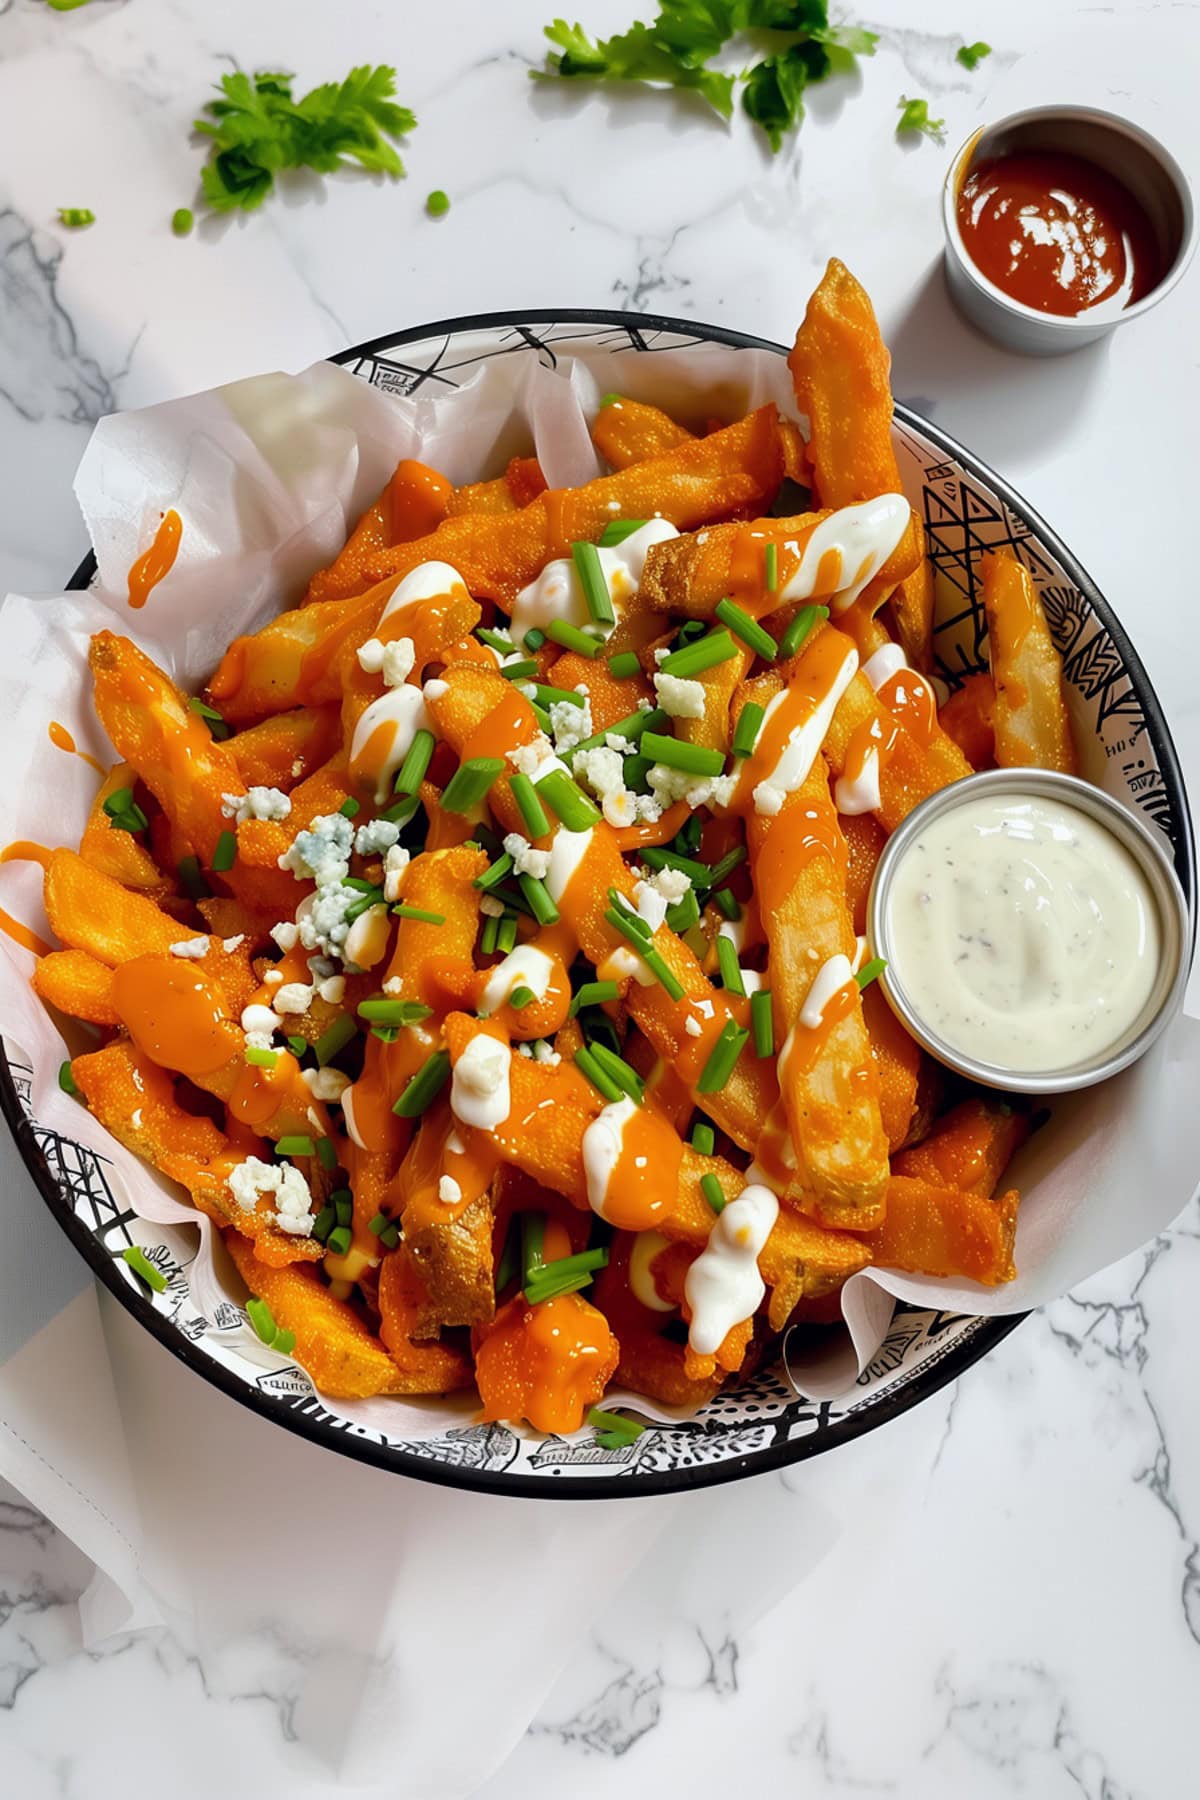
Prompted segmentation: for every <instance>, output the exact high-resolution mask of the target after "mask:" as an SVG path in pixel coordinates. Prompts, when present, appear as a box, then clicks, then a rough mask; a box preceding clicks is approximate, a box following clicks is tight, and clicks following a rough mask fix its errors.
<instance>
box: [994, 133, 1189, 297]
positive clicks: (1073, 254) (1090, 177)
mask: <svg viewBox="0 0 1200 1800" xmlns="http://www.w3.org/2000/svg"><path fill="white" fill-rule="evenodd" d="M958 228H959V231H960V232H961V234H962V240H963V245H964V247H965V249H966V251H967V254H968V255H969V256H970V258H971V260H972V262H973V263H974V264H975V266H976V268H977V269H979V271H980V272H981V274H983V275H986V276H987V278H988V280H989V281H991V282H994V283H995V285H996V286H997V287H998V288H1000V289H1002V290H1003V292H1004V293H1006V294H1008V295H1009V297H1010V298H1011V299H1013V300H1019V301H1020V302H1021V304H1022V305H1023V306H1031V307H1034V308H1035V309H1036V310H1037V311H1038V312H1045V313H1057V314H1059V315H1061V316H1063V317H1073V316H1075V315H1077V314H1079V313H1082V312H1086V311H1087V310H1088V309H1089V308H1090V307H1093V306H1098V305H1100V304H1101V303H1102V302H1109V303H1110V304H1111V305H1112V306H1113V307H1115V308H1116V309H1117V310H1120V309H1122V308H1124V307H1126V306H1130V305H1132V304H1133V302H1134V301H1135V300H1140V299H1141V298H1142V296H1143V295H1144V294H1148V293H1149V292H1150V290H1151V288H1153V287H1155V286H1156V285H1157V283H1158V281H1159V280H1160V279H1161V276H1162V268H1161V263H1160V257H1159V254H1158V250H1157V247H1156V244H1155V240H1154V234H1153V232H1152V230H1151V227H1150V221H1149V219H1148V218H1147V216H1146V214H1145V213H1144V212H1143V211H1142V209H1141V207H1140V206H1139V205H1138V203H1137V201H1136V200H1135V199H1134V197H1133V195H1132V194H1131V193H1130V192H1129V189H1128V188H1127V187H1125V186H1124V185H1123V183H1122V182H1120V181H1118V180H1117V179H1116V177H1115V176H1113V175H1109V174H1108V173H1107V171H1105V170H1104V169H1101V168H1099V167H1097V165H1096V164H1095V163H1092V162H1088V161H1087V160H1086V159H1085V158H1084V157H1081V156H1069V155H1066V154H1064V153H1061V152H1058V151H1022V152H1018V153H1014V154H1013V155H1012V156H999V157H994V158H992V159H990V160H989V161H986V162H981V163H980V164H979V165H978V167H977V168H974V169H972V170H971V172H970V174H969V175H968V176H967V178H966V180H965V181H964V182H963V184H962V187H961V189H960V191H959V196H958Z"/></svg>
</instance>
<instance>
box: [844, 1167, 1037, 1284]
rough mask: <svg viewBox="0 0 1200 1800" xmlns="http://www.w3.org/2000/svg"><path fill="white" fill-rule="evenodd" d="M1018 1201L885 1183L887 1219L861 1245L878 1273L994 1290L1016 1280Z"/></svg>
mask: <svg viewBox="0 0 1200 1800" xmlns="http://www.w3.org/2000/svg"><path fill="white" fill-rule="evenodd" d="M1019 1204H1020V1195H1019V1194H1018V1193H1017V1191H1016V1189H1015V1188H1013V1189H1012V1190H1011V1191H1010V1192H1009V1193H1007V1194H1002V1195H1001V1196H1000V1197H999V1199H996V1200H989V1199H988V1198H986V1196H984V1195H980V1194H971V1193H964V1192H963V1191H962V1189H961V1188H953V1187H936V1186H934V1185H933V1184H932V1183H930V1182H927V1181H918V1180H915V1179H913V1178H912V1177H911V1176H906V1175H894V1176H893V1177H892V1179H891V1180H890V1181H889V1182H888V1189H887V1216H886V1218H885V1219H884V1222H883V1224H882V1225H881V1226H880V1227H879V1229H878V1230H877V1231H871V1232H868V1233H866V1235H865V1238H864V1240H863V1241H864V1243H865V1244H866V1245H867V1247H868V1248H869V1249H870V1251H871V1253H872V1256H873V1258H874V1260H875V1262H876V1263H877V1264H878V1266H879V1267H880V1268H889V1269H904V1270H906V1271H909V1272H911V1273H913V1274H918V1275H941V1276H955V1277H961V1278H962V1279H964V1280H967V1281H978V1282H981V1283H982V1284H983V1285H984V1286H985V1287H996V1286H998V1285H999V1284H1000V1283H1001V1282H1004V1281H1011V1280H1012V1278H1013V1276H1014V1275H1015V1274H1016V1269H1015V1266H1014V1264H1013V1242H1014V1240H1015V1237H1016V1230H1017V1207H1018V1206H1019Z"/></svg>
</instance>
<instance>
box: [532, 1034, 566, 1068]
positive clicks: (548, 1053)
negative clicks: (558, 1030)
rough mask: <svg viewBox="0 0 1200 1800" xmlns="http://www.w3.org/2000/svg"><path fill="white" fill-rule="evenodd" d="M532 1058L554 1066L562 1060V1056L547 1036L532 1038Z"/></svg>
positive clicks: (551, 1066)
mask: <svg viewBox="0 0 1200 1800" xmlns="http://www.w3.org/2000/svg"><path fill="white" fill-rule="evenodd" d="M533 1060H534V1062H540V1063H545V1064H547V1066H548V1067H550V1068H554V1067H556V1066H557V1065H558V1064H559V1063H560V1062H561V1061H562V1057H561V1056H560V1055H559V1053H558V1051H557V1050H556V1049H555V1048H554V1045H553V1044H552V1043H550V1042H549V1040H548V1039H547V1038H535V1039H534V1040H533Z"/></svg>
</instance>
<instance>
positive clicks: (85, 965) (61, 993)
mask: <svg viewBox="0 0 1200 1800" xmlns="http://www.w3.org/2000/svg"><path fill="white" fill-rule="evenodd" d="M33 987H34V992H35V993H37V994H40V995H41V997H42V999H43V1000H45V1001H46V1002H47V1003H48V1004H49V1005H50V1006H56V1007H57V1008H58V1010H59V1012H64V1013H68V1014H69V1015H70V1016H71V1018H73V1019H88V1020H90V1021H91V1023H92V1024H93V1025H119V1024H120V1022H121V1021H120V1016H119V1014H118V1013H117V1011H116V1009H115V1008H114V1006H113V1003H112V970H111V969H110V968H108V967H107V965H106V964H104V963H102V962H99V961H97V959H96V958H95V957H94V956H89V955H88V953H87V951H86V950H52V951H51V952H50V955H49V956H42V957H39V958H38V961H37V963H36V965H35V967H34V971H33Z"/></svg>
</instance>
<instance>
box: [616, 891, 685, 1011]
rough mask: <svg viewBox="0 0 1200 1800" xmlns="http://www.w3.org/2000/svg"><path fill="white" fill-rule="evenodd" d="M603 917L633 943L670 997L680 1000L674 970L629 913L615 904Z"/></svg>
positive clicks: (681, 991) (680, 993)
mask: <svg viewBox="0 0 1200 1800" xmlns="http://www.w3.org/2000/svg"><path fill="white" fill-rule="evenodd" d="M604 917H605V920H606V922H607V923H608V924H609V925H611V926H612V928H613V930H614V931H619V932H620V934H621V936H622V937H623V938H627V939H628V941H629V942H630V943H631V944H632V945H633V947H634V949H635V950H636V951H637V953H638V955H639V956H640V957H641V959H642V961H643V962H644V963H645V965H646V967H647V968H648V969H649V971H650V973H651V974H652V975H653V976H654V979H655V980H656V981H657V982H658V983H659V984H660V985H661V986H662V987H664V988H666V990H667V993H668V994H669V995H670V996H671V999H672V1000H682V999H683V988H682V986H681V985H680V983H679V981H678V980H677V978H676V976H675V973H674V971H673V970H672V969H671V968H670V967H669V966H668V964H667V963H666V962H665V961H664V960H663V957H662V955H661V954H660V952H659V951H657V950H656V949H655V948H654V945H653V944H651V943H648V942H647V941H646V939H645V938H644V937H643V936H642V935H641V933H640V932H639V931H638V930H637V928H636V926H635V925H634V924H633V922H632V920H631V919H630V916H629V914H628V913H620V912H618V911H617V909H616V907H615V906H610V907H609V908H608V910H607V912H606V913H605V915H604Z"/></svg>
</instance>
